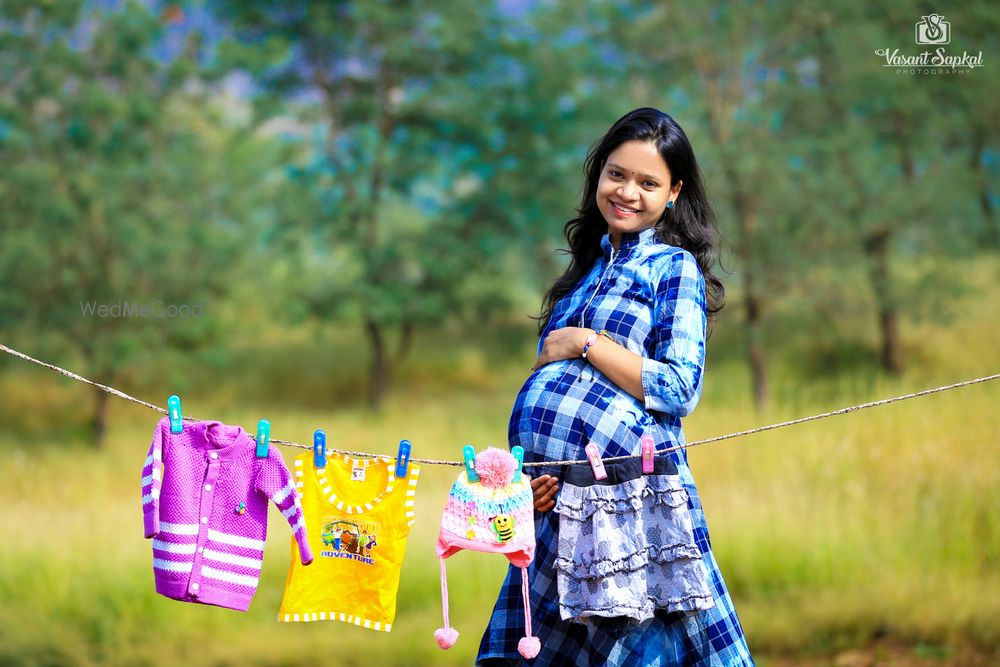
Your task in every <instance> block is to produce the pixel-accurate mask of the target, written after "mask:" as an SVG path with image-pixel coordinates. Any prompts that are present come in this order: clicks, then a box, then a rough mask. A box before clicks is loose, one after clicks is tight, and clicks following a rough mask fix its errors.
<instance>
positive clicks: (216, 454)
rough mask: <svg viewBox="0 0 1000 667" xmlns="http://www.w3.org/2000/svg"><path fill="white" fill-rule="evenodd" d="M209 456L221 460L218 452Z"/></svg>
mask: <svg viewBox="0 0 1000 667" xmlns="http://www.w3.org/2000/svg"><path fill="white" fill-rule="evenodd" d="M209 456H210V457H211V458H213V459H217V458H219V453H218V452H212V453H211V454H209Z"/></svg>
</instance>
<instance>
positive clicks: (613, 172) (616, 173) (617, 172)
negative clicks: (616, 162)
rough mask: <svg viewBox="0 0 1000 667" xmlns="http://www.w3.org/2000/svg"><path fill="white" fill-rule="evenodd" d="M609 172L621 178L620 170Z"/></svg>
mask: <svg viewBox="0 0 1000 667" xmlns="http://www.w3.org/2000/svg"><path fill="white" fill-rule="evenodd" d="M608 174H609V175H611V176H614V177H615V178H621V176H622V173H621V172H620V171H615V170H614V169H612V170H611V171H609V172H608Z"/></svg>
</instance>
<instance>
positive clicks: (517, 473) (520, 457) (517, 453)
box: [510, 445, 524, 482]
mask: <svg viewBox="0 0 1000 667" xmlns="http://www.w3.org/2000/svg"><path fill="white" fill-rule="evenodd" d="M510 453H511V454H513V455H514V460H515V461H517V467H516V468H514V478H513V479H512V480H510V481H511V482H520V481H521V466H522V465H524V447H522V446H521V445H514V446H513V447H511V450H510Z"/></svg>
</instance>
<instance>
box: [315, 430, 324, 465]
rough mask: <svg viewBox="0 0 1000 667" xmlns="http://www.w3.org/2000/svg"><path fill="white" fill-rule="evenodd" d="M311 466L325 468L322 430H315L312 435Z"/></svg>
mask: <svg viewBox="0 0 1000 667" xmlns="http://www.w3.org/2000/svg"><path fill="white" fill-rule="evenodd" d="M313 465H314V466H316V467H317V468H325V467H326V431H324V430H323V429H316V432H315V433H313Z"/></svg>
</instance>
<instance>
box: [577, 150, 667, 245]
mask: <svg viewBox="0 0 1000 667" xmlns="http://www.w3.org/2000/svg"><path fill="white" fill-rule="evenodd" d="M682 184H683V182H682V181H678V182H677V184H676V185H675V186H674V187H673V188H671V187H670V169H668V168H667V165H666V163H665V162H664V161H663V158H662V157H660V153H659V151H657V150H656V144H654V143H653V142H651V141H626V142H625V143H623V144H622V145H620V146H619V147H618V148H616V149H615V150H614V151H612V152H611V154H610V155H608V159H607V160H606V161H605V162H604V168H603V169H602V170H601V178H600V180H599V181H598V182H597V207H598V208H599V209H600V211H601V215H603V216H604V219H605V221H607V223H608V234H609V235H610V237H611V242H612V243H613V244H614V245H615V247H616V248H617V247H618V240H619V239H620V238H621V235H622V234H623V233H625V232H641V231H642V230H644V229H649V228H651V227H654V226H655V225H656V221H657V220H659V219H660V217H661V216H662V215H663V211H664V209H666V207H667V202H668V201H672V200H675V199H676V198H677V195H678V194H679V193H680V190H681V185H682Z"/></svg>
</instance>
